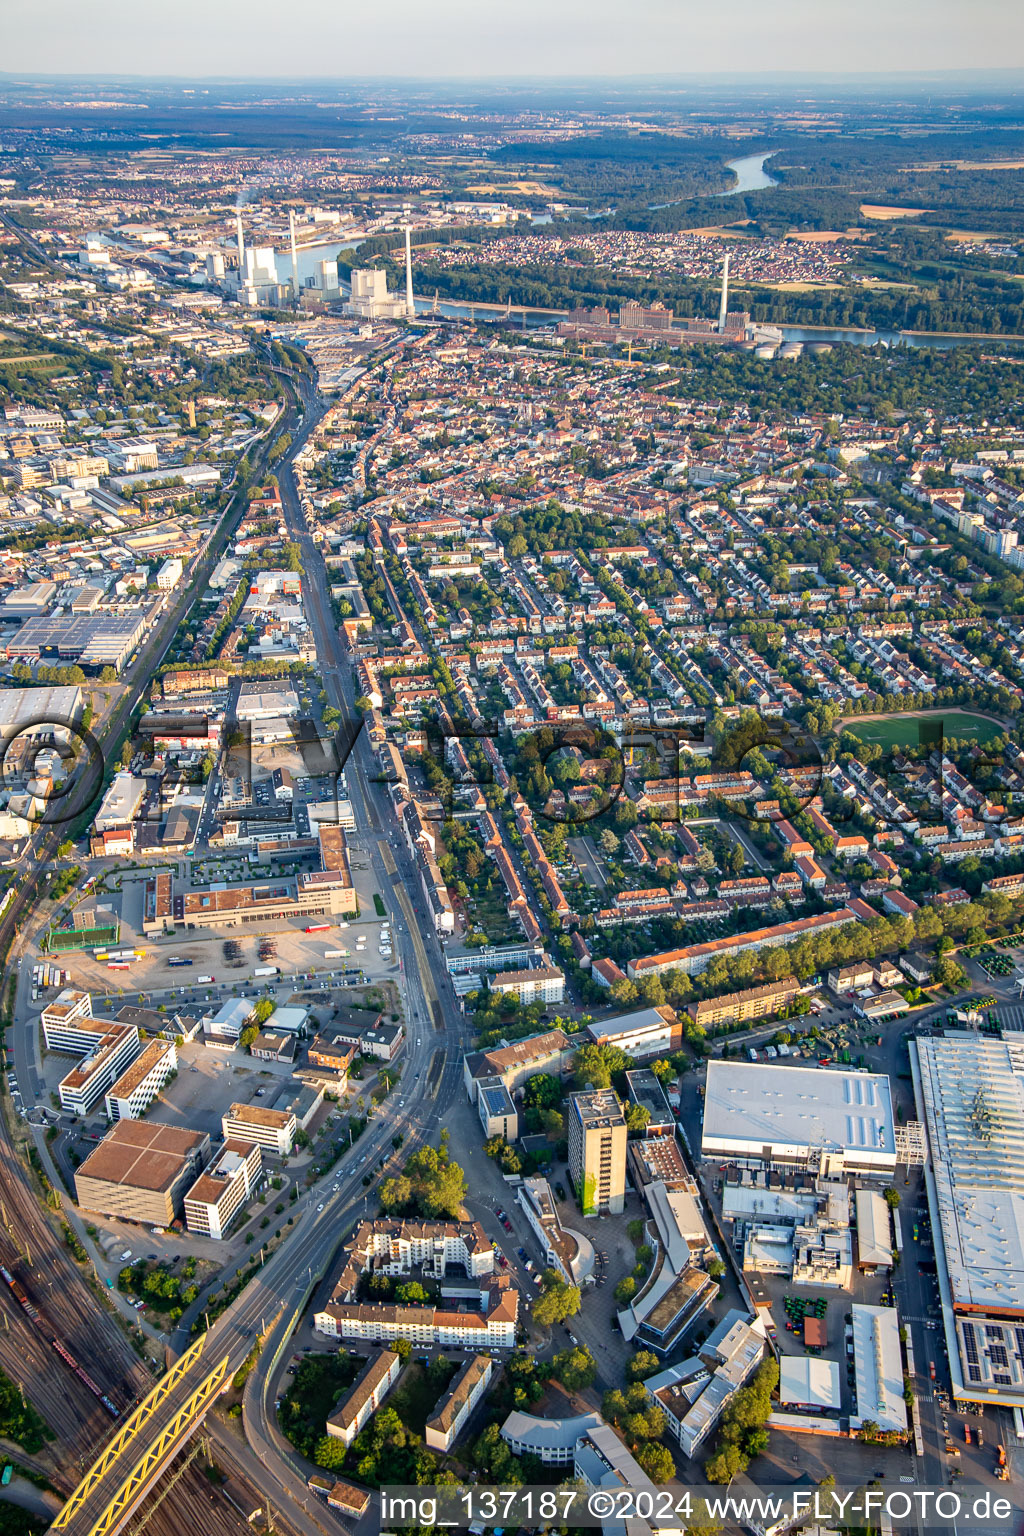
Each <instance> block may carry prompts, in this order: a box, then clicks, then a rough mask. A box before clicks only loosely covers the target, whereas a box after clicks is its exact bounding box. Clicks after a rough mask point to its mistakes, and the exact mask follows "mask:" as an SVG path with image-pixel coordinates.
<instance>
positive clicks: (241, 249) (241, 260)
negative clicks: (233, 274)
mask: <svg viewBox="0 0 1024 1536" xmlns="http://www.w3.org/2000/svg"><path fill="white" fill-rule="evenodd" d="M235 224H236V227H237V230H238V281H239V283H240V284H241V281H242V278H243V276H244V274H245V241H244V240H243V239H242V214H241V210H239V212H238V213H237V214H236V215H235Z"/></svg>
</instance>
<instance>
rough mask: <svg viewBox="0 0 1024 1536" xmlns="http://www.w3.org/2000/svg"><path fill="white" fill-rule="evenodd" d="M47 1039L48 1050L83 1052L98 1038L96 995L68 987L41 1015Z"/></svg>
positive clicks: (44, 1039)
mask: <svg viewBox="0 0 1024 1536" xmlns="http://www.w3.org/2000/svg"><path fill="white" fill-rule="evenodd" d="M39 1021H40V1023H41V1024H42V1026H43V1042H44V1044H45V1045H46V1049H47V1050H48V1051H68V1052H73V1053H75V1054H77V1055H79V1056H80V1055H82V1053H83V1052H84V1051H87V1050H89V1049H90V1047H91V1045H92V1044H93V1043H94V1042H95V1039H96V1025H95V1024H93V1022H92V998H91V997H90V995H89V993H88V992H80V991H79V990H78V989H77V988H76V987H65V988H64V990H63V991H62V992H59V993H58V994H57V996H56V997H55V998H54V1000H53V1002H52V1003H47V1005H46V1007H45V1008H44V1009H43V1011H42V1012H41V1013H40V1015H39Z"/></svg>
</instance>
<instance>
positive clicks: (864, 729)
mask: <svg viewBox="0 0 1024 1536" xmlns="http://www.w3.org/2000/svg"><path fill="white" fill-rule="evenodd" d="M940 723H941V725H942V734H943V737H944V738H945V740H947V741H950V740H956V741H980V742H985V741H991V740H992V738H993V737H994V736H1001V735H1002V734H1003V728H1002V727H1001V726H1000V725H998V724H997V722H996V721H995V720H988V719H986V718H985V717H984V716H983V715H970V714H966V713H965V712H964V711H963V710H949V711H948V712H946V711H941V710H936V712H935V713H934V714H920V715H864V716H862V717H861V718H860V719H857V718H856V717H853V718H851V719H848V720H844V721H842V722H841V723H840V724H839V726H838V727H837V729H839V730H840V731H849V733H850V735H851V736H856V737H857V738H858V739H859V740H860V741H866V742H872V743H877V745H878V746H880V747H882V748H883V749H884V750H889V749H890V748H892V747H916V746H918V745H920V744H921V742H922V736H921V727H922V726H925V727H926V733H925V737H924V741H925V743H927V742H928V739H929V738H928V735H927V727H928V726H929V725H930V726H932V727H935V726H938V725H939V724H940Z"/></svg>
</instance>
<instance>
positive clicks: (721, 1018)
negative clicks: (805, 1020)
mask: <svg viewBox="0 0 1024 1536" xmlns="http://www.w3.org/2000/svg"><path fill="white" fill-rule="evenodd" d="M799 991H800V983H799V982H798V981H797V980H796V978H795V977H793V976H789V977H787V978H786V980H785V981H769V982H768V983H767V984H766V985H765V986H763V987H747V988H745V989H744V990H743V991H742V992H727V993H726V994H725V996H724V997H705V998H703V999H702V1000H701V1001H700V1002H699V1003H690V1004H689V1005H688V1007H687V1012H688V1013H689V1015H690V1017H691V1019H692V1020H693V1022H694V1023H695V1024H699V1025H700V1026H701V1028H702V1029H717V1028H719V1027H720V1026H721V1025H723V1024H742V1023H745V1022H746V1021H747V1020H749V1019H771V1018H774V1017H775V1016H776V1015H777V1014H779V1013H781V1012H782V1011H783V1009H784V1008H788V1007H789V1005H790V1003H791V1002H792V1001H793V999H794V998H795V997H796V996H797V994H798V993H799Z"/></svg>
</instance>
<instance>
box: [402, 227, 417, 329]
mask: <svg viewBox="0 0 1024 1536" xmlns="http://www.w3.org/2000/svg"><path fill="white" fill-rule="evenodd" d="M405 313H406V317H407V319H409V320H414V319H415V318H416V301H415V299H414V298H413V296H412V240H411V239H410V236H409V226H408V224H407V225H406V226H405Z"/></svg>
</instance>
